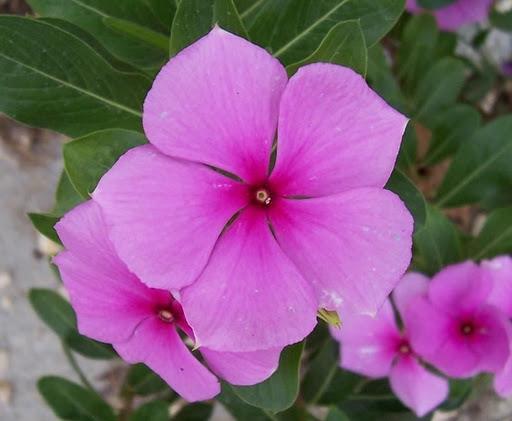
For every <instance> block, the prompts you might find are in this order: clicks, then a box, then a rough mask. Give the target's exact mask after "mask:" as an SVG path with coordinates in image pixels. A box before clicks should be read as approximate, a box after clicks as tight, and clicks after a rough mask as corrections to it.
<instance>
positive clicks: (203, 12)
mask: <svg viewBox="0 0 512 421" xmlns="http://www.w3.org/2000/svg"><path fill="white" fill-rule="evenodd" d="M215 25H219V26H220V27H222V28H223V29H225V30H226V31H229V32H232V33H234V34H237V35H240V36H241V37H244V38H248V35H247V30H246V29H245V26H244V24H243V23H242V19H241V18H240V15H239V14H238V11H237V9H236V7H235V5H234V3H233V0H183V1H180V3H179V5H178V10H177V11H176V16H175V17H174V21H173V24H172V30H171V39H170V45H169V51H170V55H171V56H173V55H175V54H176V53H178V52H179V51H180V50H182V49H183V48H185V47H187V46H189V45H190V44H192V43H193V42H194V41H196V40H197V39H199V38H201V37H202V36H204V35H205V34H207V33H208V32H209V31H210V30H211V29H212V28H213V27H214V26H215Z"/></svg>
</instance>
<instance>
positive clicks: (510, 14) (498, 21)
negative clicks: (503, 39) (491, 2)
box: [489, 8, 512, 31]
mask: <svg viewBox="0 0 512 421" xmlns="http://www.w3.org/2000/svg"><path fill="white" fill-rule="evenodd" d="M489 19H490V21H491V25H492V26H495V27H496V28H499V29H501V30H503V31H512V10H509V11H506V12H500V11H499V10H498V9H497V8H493V9H492V11H491V14H490V16H489Z"/></svg>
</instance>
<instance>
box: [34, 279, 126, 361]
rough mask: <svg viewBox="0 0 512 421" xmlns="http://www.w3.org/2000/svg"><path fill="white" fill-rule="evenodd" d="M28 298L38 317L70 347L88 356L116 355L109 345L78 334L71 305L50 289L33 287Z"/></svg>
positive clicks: (105, 356)
mask: <svg viewBox="0 0 512 421" xmlns="http://www.w3.org/2000/svg"><path fill="white" fill-rule="evenodd" d="M29 300H30V304H31V305H32V307H33V309H34V311H35V312H36V313H37V315H38V316H39V318H40V319H41V320H42V321H43V322H45V323H46V325H47V326H48V327H49V328H50V329H52V330H53V331H54V332H55V333H56V334H57V335H58V336H59V337H60V338H61V339H62V340H63V341H64V342H65V343H66V344H67V345H68V346H69V347H70V348H71V349H73V350H74V351H76V352H78V353H79V354H82V355H84V356H86V357H89V358H97V359H109V358H113V357H115V356H116V354H115V352H114V351H113V350H112V347H110V346H109V345H106V344H103V343H100V342H97V341H94V340H92V339H88V338H86V337H85V336H82V335H80V333H78V330H77V328H76V317H75V313H74V311H73V309H72V307H71V305H70V304H69V303H68V302H67V301H66V300H65V299H64V298H62V297H61V296H60V295H59V294H58V293H56V292H55V291H52V290H50V289H39V288H33V289H31V290H30V292H29Z"/></svg>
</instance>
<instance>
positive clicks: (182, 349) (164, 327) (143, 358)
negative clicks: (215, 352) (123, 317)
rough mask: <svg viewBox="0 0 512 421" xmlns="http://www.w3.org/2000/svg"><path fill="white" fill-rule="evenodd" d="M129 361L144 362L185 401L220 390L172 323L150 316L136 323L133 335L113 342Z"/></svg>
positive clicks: (216, 392) (201, 398)
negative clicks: (137, 325)
mask: <svg viewBox="0 0 512 421" xmlns="http://www.w3.org/2000/svg"><path fill="white" fill-rule="evenodd" d="M114 347H115V349H116V351H117V352H118V353H119V355H120V356H121V357H122V358H123V359H124V360H126V361H127V362H129V363H139V362H141V363H145V364H146V365H147V366H148V367H149V368H151V369H152V370H153V371H154V372H155V373H157V374H158V375H159V376H160V377H162V379H163V380H165V381H166V382H167V383H168V384H169V386H171V388H172V389H174V390H175V391H176V392H177V393H178V394H179V395H181V396H182V397H183V398H185V399H186V400H187V401H190V402H193V401H200V400H206V399H211V398H213V397H214V396H215V395H217V394H218V393H219V392H220V385H219V381H218V380H217V378H216V377H215V376H214V375H213V374H212V373H210V372H209V371H208V370H207V369H206V368H205V367H204V366H203V365H202V364H201V363H200V362H199V361H197V359H196V358H195V357H194V356H193V355H192V353H191V352H190V351H189V350H188V349H187V347H186V346H185V344H184V343H183V341H182V340H181V338H180V337H179V335H178V333H177V332H176V330H175V328H174V326H173V325H172V324H168V323H164V322H162V321H161V320H159V319H158V318H157V317H152V318H149V319H147V320H146V321H144V322H143V323H141V324H140V325H139V327H138V328H137V330H136V331H135V333H134V334H133V336H132V338H131V339H130V340H129V341H128V342H125V343H122V344H116V345H115V346H114Z"/></svg>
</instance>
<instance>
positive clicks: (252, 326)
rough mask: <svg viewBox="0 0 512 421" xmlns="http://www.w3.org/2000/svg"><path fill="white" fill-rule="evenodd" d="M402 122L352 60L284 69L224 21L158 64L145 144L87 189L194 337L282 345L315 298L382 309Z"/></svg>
mask: <svg viewBox="0 0 512 421" xmlns="http://www.w3.org/2000/svg"><path fill="white" fill-rule="evenodd" d="M278 123H279V124H278ZM406 123H407V119H406V118H405V117H404V116H402V115H401V114H399V113H398V112H396V111H395V110H393V109H392V108H391V107H389V106H388V105H387V104H386V103H385V102H384V101H383V100H382V99H381V98H380V97H378V96H377V95H376V94H375V93H374V92H373V91H372V90H371V89H370V88H369V87H368V85H367V84H366V82H365V81H364V79H363V78H362V77H361V76H359V75H357V74H356V73H354V72H353V71H352V70H350V69H347V68H344V67H340V66H336V65H331V64H313V65H309V66H306V67H304V68H302V69H301V70H299V71H298V72H297V74H296V75H295V76H294V77H293V78H292V79H291V80H290V81H288V80H287V76H286V71H285V69H284V67H283V66H282V65H281V64H280V63H279V62H278V61H277V60H276V59H274V58H273V57H272V56H270V55H269V54H268V53H267V52H266V51H265V50H264V49H262V48H260V47H257V46H255V45H253V44H251V43H249V42H248V41H246V40H244V39H242V38H239V37H237V36H235V35H232V34H230V33H228V32H225V31H223V30H222V29H220V28H215V29H213V30H212V31H211V32H210V34H208V35H207V36H205V37H204V38H202V39H200V40H199V41H197V42H196V43H194V44H193V45H191V46H190V47H188V48H186V49H185V50H183V51H182V52H181V53H180V54H178V55H177V56H176V57H174V58H172V59H171V60H170V61H169V63H168V64H167V65H165V66H164V68H163V69H162V70H161V72H160V73H159V74H158V76H157V78H156V80H155V82H154V84H153V87H152V89H151V91H150V92H149V94H148V96H147V98H146V101H145V104H144V128H145V131H146V135H147V137H148V139H149V141H150V143H151V145H147V146H142V147H138V148H135V149H133V150H131V151H129V152H128V153H126V154H125V155H124V156H122V157H121V158H120V160H119V161H118V162H117V163H116V164H115V165H114V167H113V168H112V169H111V170H110V171H109V172H108V173H107V174H106V175H105V176H104V177H103V178H102V180H101V181H100V183H99V185H98V187H97V189H96V191H95V192H94V194H93V198H94V200H95V201H97V202H98V203H99V204H100V206H101V208H102V210H103V214H104V216H105V219H106V221H107V224H108V226H109V231H110V232H109V235H110V238H111V240H112V242H113V244H114V247H115V249H116V251H117V252H118V254H119V256H120V257H121V259H122V260H123V261H124V262H126V264H127V266H128V267H129V268H130V270H131V271H133V272H134V273H135V274H137V276H138V277H139V278H140V279H141V280H142V281H143V282H145V283H146V284H147V285H149V286H151V287H154V288H163V289H167V290H171V291H177V290H180V296H181V298H180V302H181V303H182V305H183V309H184V312H185V314H186V317H187V320H188V321H189V323H190V325H191V326H192V328H193V330H194V335H195V338H196V341H197V343H198V344H200V345H202V346H205V347H208V348H211V349H216V350H224V351H255V350H258V349H267V348H273V347H282V346H284V345H287V344H291V343H294V342H297V341H300V340H301V339H303V338H304V337H305V336H306V335H307V334H308V333H309V332H310V331H311V330H312V329H313V327H314V326H315V324H316V311H317V308H318V307H319V306H321V307H325V308H329V309H334V308H337V307H338V306H339V305H340V304H341V303H342V302H344V304H345V305H346V306H347V307H349V306H350V307H351V308H353V309H355V310H357V311H363V312H375V311H376V310H377V309H378V308H379V306H380V305H381V304H382V303H383V302H384V299H385V297H386V296H387V294H389V292H390V291H391V290H392V288H393V287H394V286H395V284H396V282H397V281H398V279H399V278H400V276H401V275H402V273H403V272H404V271H405V269H406V268H407V266H408V264H409V261H410V257H411V234H412V225H413V222H412V218H411V216H410V214H409V212H408V211H407V209H406V208H405V206H404V205H403V203H402V202H401V201H400V199H399V198H398V197H397V196H396V195H394V194H393V193H391V192H389V191H386V190H384V189H383V186H384V185H385V183H386V180H387V179H388V177H389V175H390V173H391V171H392V169H393V166H394V162H395V158H396V156H397V152H398V149H399V145H400V141H401V138H402V134H403V132H404V129H405V126H406ZM277 126H279V128H278V131H277V159H276V162H275V167H274V169H273V171H271V173H270V170H269V166H270V160H271V150H272V145H273V142H274V138H275V136H276V127H277Z"/></svg>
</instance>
